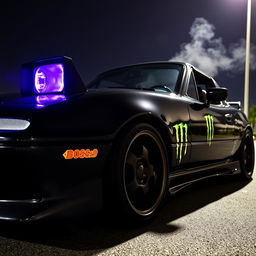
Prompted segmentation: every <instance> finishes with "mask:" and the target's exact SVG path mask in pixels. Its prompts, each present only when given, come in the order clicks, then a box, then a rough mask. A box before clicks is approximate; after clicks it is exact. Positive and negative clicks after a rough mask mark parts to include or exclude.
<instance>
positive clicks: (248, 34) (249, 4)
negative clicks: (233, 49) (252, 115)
mask: <svg viewBox="0 0 256 256" xmlns="http://www.w3.org/2000/svg"><path fill="white" fill-rule="evenodd" d="M247 1H248V2H247V25H246V53H245V76H244V113H245V114H246V116H248V113H249V79H250V42H251V10H252V0H247Z"/></svg>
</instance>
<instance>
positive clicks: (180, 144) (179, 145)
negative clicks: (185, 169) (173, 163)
mask: <svg viewBox="0 0 256 256" xmlns="http://www.w3.org/2000/svg"><path fill="white" fill-rule="evenodd" d="M173 127H174V128H175V132H176V158H177V159H178V160H179V163H180V162H181V160H182V158H183V157H184V156H185V155H186V154H187V147H188V125H187V124H184V123H182V122H181V123H179V124H176V125H174V126H173ZM184 144H185V145H184ZM183 149H184V150H183Z"/></svg>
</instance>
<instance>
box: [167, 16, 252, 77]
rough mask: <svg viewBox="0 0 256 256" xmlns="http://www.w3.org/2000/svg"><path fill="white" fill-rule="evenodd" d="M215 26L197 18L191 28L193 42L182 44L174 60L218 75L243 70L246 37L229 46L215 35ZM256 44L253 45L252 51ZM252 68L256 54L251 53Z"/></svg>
mask: <svg viewBox="0 0 256 256" xmlns="http://www.w3.org/2000/svg"><path fill="white" fill-rule="evenodd" d="M214 30H215V27H214V25H212V24H210V23H209V22H208V21H207V20H206V19H205V18H196V19H195V21H194V22H193V24H192V26H191V28H190V32H189V34H190V36H191V42H189V43H184V44H182V45H181V50H180V52H179V53H176V55H175V56H174V57H173V58H172V59H171V60H172V61H173V60H175V61H185V62H188V63H191V64H193V65H195V66H196V67H198V68H199V69H201V70H202V71H204V72H205V73H207V74H209V75H212V76H216V75H217V74H218V73H219V72H221V71H230V72H237V71H243V70H244V65H245V48H246V47H245V46H246V44H245V39H240V40H239V41H238V42H237V43H233V44H231V45H230V46H229V47H228V48H226V47H225V45H224V44H223V40H222V38H216V37H215V32H214ZM254 52H256V46H254V45H252V46H251V53H254ZM251 69H252V70H255V69H256V58H255V55H253V54H251Z"/></svg>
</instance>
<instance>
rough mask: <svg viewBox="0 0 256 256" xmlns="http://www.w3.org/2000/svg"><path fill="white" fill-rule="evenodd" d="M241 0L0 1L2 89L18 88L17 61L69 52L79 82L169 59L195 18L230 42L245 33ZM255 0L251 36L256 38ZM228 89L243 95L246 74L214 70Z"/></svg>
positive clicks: (254, 96)
mask: <svg viewBox="0 0 256 256" xmlns="http://www.w3.org/2000/svg"><path fill="white" fill-rule="evenodd" d="M246 2H247V1H246V0H214V1H213V0H193V1H187V0H179V1H175V0H159V1H151V0H139V1H132V0H130V1H127V0H119V1H116V0H108V1H99V0H89V1H87V0H73V1H67V0H63V1H59V0H55V1H54V0H53V1H48V0H45V1H33V2H32V1H8V3H1V8H0V10H1V15H0V36H1V37H0V49H1V51H0V93H7V92H8V93H9V92H10V93H12V92H18V91H19V70H20V65H21V64H22V63H26V62H30V61H33V60H37V59H40V58H48V57H54V56H62V55H66V56H70V57H72V58H73V60H74V62H75V64H76V66H77V69H78V70H79V72H80V73H81V76H82V78H83V80H84V81H85V82H88V81H89V80H91V79H92V78H93V77H94V76H95V75H96V74H97V73H99V72H101V71H104V70H106V69H109V68H111V67H115V66H119V65H125V64H132V63H137V62H146V61H158V60H168V59H170V58H172V57H173V56H174V55H175V54H176V53H177V52H179V51H180V47H181V45H182V43H184V42H189V41H190V36H189V30H190V27H191V25H192V23H193V21H194V20H195V18H196V17H203V18H205V19H207V20H208V21H209V22H210V23H211V24H213V25H214V26H215V27H216V30H215V33H216V37H222V39H223V43H224V44H225V45H226V46H228V45H230V44H231V43H234V42H236V41H238V40H239V39H240V38H245V29H246ZM255 8H256V3H255V1H254V0H253V14H252V38H251V39H252V40H251V41H252V43H254V44H255V42H256V33H255V31H256V14H255V12H256V11H255ZM255 73H256V72H255V71H253V72H251V80H250V105H251V104H254V103H256V90H255V88H254V87H255V86H254V84H255V80H256V74H255ZM215 78H216V80H217V81H218V82H219V84H220V85H221V86H225V87H227V88H228V89H230V96H229V100H241V101H243V86H244V73H243V71H240V72H237V73H234V72H233V73H230V72H221V73H219V74H218V76H216V77H215Z"/></svg>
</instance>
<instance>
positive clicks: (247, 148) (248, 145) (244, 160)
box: [240, 130, 254, 180]
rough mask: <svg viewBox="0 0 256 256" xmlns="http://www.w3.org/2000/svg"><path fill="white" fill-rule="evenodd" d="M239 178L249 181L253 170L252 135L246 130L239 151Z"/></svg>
mask: <svg viewBox="0 0 256 256" xmlns="http://www.w3.org/2000/svg"><path fill="white" fill-rule="evenodd" d="M240 167H241V177H242V178H243V179H247V180H248V179H249V180H250V179H251V178H252V174H253V169H254V141H253V136H252V133H251V132H250V131H249V130H246V132H245V136H244V138H243V141H242V144H241V149H240Z"/></svg>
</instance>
